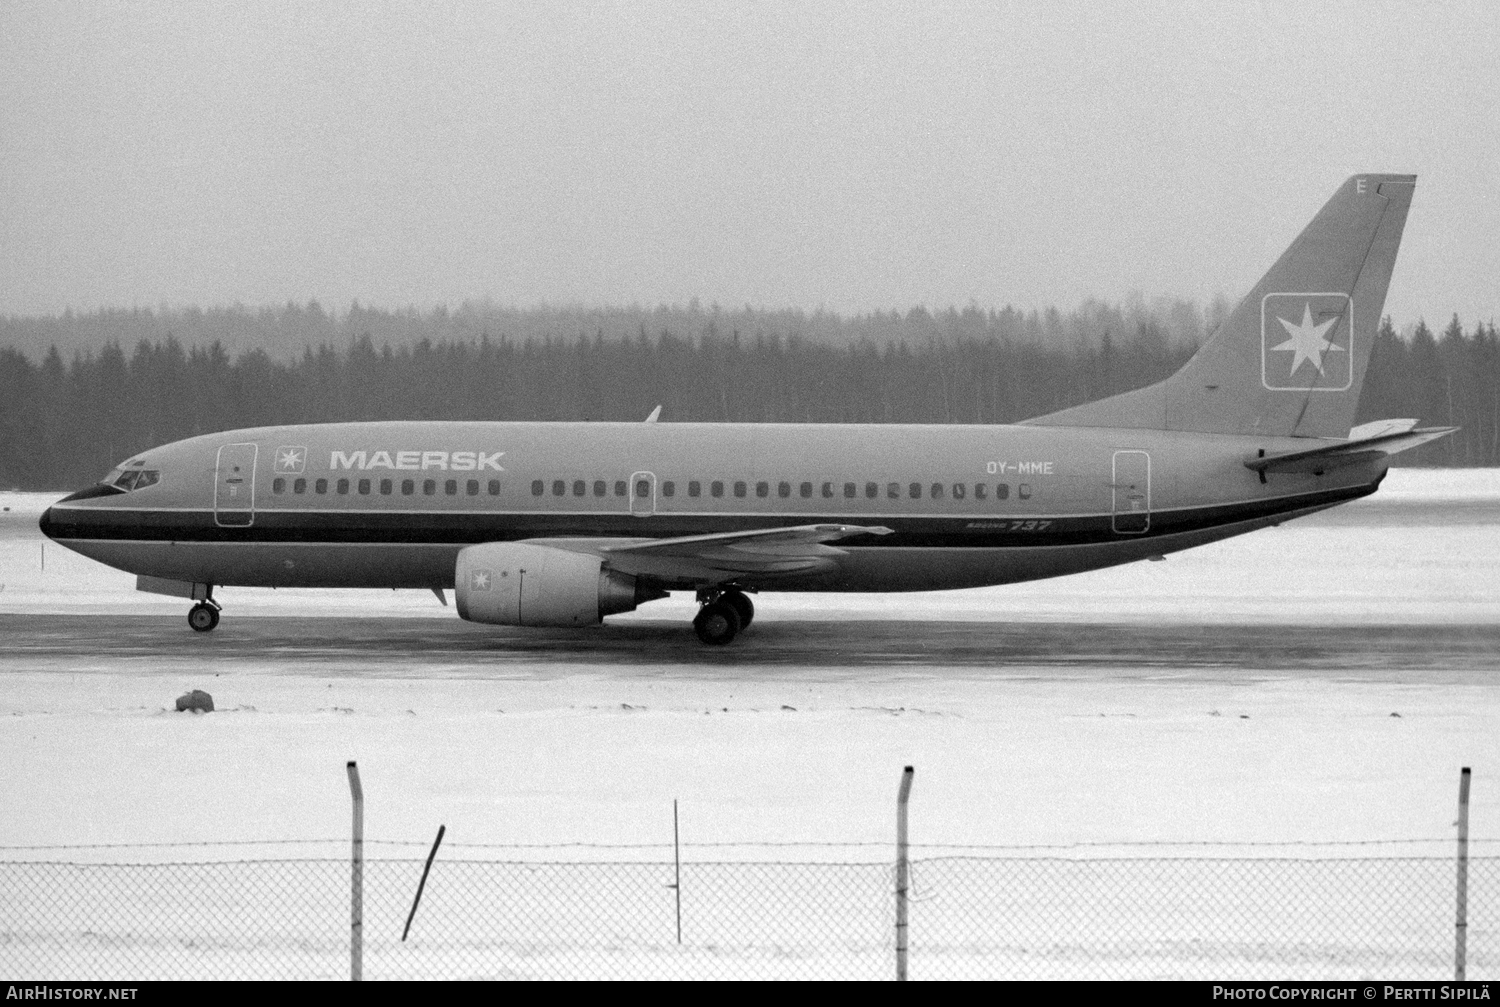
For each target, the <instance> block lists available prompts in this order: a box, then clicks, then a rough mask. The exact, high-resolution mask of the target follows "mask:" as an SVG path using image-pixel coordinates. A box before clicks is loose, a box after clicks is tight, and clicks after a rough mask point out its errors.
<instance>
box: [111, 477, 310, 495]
mask: <svg viewBox="0 0 1500 1007" xmlns="http://www.w3.org/2000/svg"><path fill="white" fill-rule="evenodd" d="M136 488H137V489H139V488H140V487H139V485H137V487H136ZM292 492H293V493H297V494H302V493H306V492H307V480H306V479H294V480H292Z"/></svg>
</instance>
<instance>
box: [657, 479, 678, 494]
mask: <svg viewBox="0 0 1500 1007" xmlns="http://www.w3.org/2000/svg"><path fill="white" fill-rule="evenodd" d="M676 492H677V484H676V483H674V482H673V481H672V480H670V479H668V480H667V481H666V482H664V483H662V484H661V495H662V496H664V497H669V496H671V495H672V494H674V493H676Z"/></svg>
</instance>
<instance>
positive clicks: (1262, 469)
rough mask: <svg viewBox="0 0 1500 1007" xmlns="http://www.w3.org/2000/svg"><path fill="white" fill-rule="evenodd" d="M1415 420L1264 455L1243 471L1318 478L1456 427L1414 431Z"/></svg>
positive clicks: (1392, 422)
mask: <svg viewBox="0 0 1500 1007" xmlns="http://www.w3.org/2000/svg"><path fill="white" fill-rule="evenodd" d="M1415 427H1416V421H1415V420H1380V421H1379V422H1376V423H1366V424H1364V425H1362V426H1358V427H1355V428H1354V429H1353V430H1351V431H1349V433H1350V437H1349V439H1348V440H1346V441H1337V442H1335V443H1332V444H1325V445H1324V446H1322V447H1316V448H1308V449H1307V450H1305V451H1288V452H1285V453H1283V454H1279V455H1264V456H1260V457H1256V458H1250V459H1247V460H1246V461H1245V467H1246V468H1247V469H1250V470H1252V471H1255V472H1259V473H1261V474H1262V475H1265V474H1266V473H1267V472H1312V473H1316V474H1318V475H1321V474H1322V473H1324V472H1327V471H1329V470H1331V469H1337V468H1343V467H1344V466H1346V465H1360V464H1363V463H1365V462H1371V461H1376V460H1378V459H1380V458H1383V457H1386V456H1388V455H1394V454H1398V453H1399V452H1402V451H1407V450H1409V449H1411V448H1414V447H1418V446H1420V445H1423V444H1426V443H1427V442H1428V441H1435V440H1437V439H1438V438H1439V437H1446V436H1448V435H1449V434H1451V433H1452V432H1453V431H1455V430H1457V429H1458V427H1424V428H1422V429H1415Z"/></svg>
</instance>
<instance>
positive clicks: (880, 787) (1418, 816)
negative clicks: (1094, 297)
mask: <svg viewBox="0 0 1500 1007" xmlns="http://www.w3.org/2000/svg"><path fill="white" fill-rule="evenodd" d="M51 499H52V497H48V496H45V495H34V494H20V495H18V494H0V506H5V507H10V508H11V510H10V511H8V512H0V583H3V585H4V587H3V590H0V613H19V614H23V615H30V614H41V613H76V614H78V615H79V617H80V618H90V617H102V616H104V615H106V614H108V613H116V614H117V615H118V614H128V615H139V616H143V617H145V616H151V615H153V614H161V615H170V616H172V621H171V626H172V629H171V631H173V632H182V633H186V632H188V630H187V628H186V626H184V625H181V621H182V620H181V615H182V604H181V603H180V602H179V601H176V600H173V599H163V598H158V597H155V596H149V595H137V594H135V593H134V592H133V590H132V588H133V582H132V579H131V578H130V577H129V576H128V575H126V574H121V573H118V572H115V571H110V570H107V569H105V568H102V567H99V566H98V565H97V564H94V563H91V562H90V561H88V560H84V559H82V558H81V557H77V556H74V555H72V554H70V553H67V552H66V551H64V550H62V549H61V548H59V547H56V546H54V545H52V544H50V543H48V544H46V545H45V570H44V569H43V552H44V546H43V540H42V539H41V537H40V535H39V534H38V533H36V531H35V516H36V514H38V513H39V512H40V510H41V509H42V507H44V506H45V504H46V503H47V502H50V500H51ZM1497 517H1500V473H1497V472H1491V471H1483V472H1470V471H1461V472H1436V473H1435V472H1430V471H1417V470H1398V471H1396V472H1393V473H1392V474H1391V476H1390V478H1389V479H1388V480H1387V483H1386V486H1385V487H1384V488H1383V489H1382V490H1381V492H1380V493H1379V494H1378V495H1377V496H1376V497H1375V498H1373V499H1372V500H1369V501H1362V502H1359V503H1355V504H1351V505H1349V506H1347V507H1344V508H1341V509H1339V510H1337V511H1334V512H1332V513H1330V514H1329V515H1326V516H1319V517H1316V518H1314V519H1308V520H1304V521H1302V522H1294V523H1292V524H1288V525H1286V526H1284V527H1282V528H1280V529H1275V530H1269V531H1265V532H1259V533H1256V534H1253V535H1250V536H1246V537H1243V538H1240V539H1236V540H1231V541H1229V542H1225V543H1221V544H1218V545H1215V546H1210V547H1206V548H1203V549H1200V550H1197V551H1194V552H1189V553H1184V554H1178V555H1174V556H1172V557H1169V558H1168V560H1167V561H1166V562H1164V563H1141V564H1136V565H1132V566H1129V567H1124V568H1120V569H1117V570H1110V571H1101V572H1098V573H1094V574H1088V575H1083V576H1079V577H1075V578H1070V579H1064V580H1058V581H1051V582H1044V583H1038V584H1026V585H1017V586H1014V587H1008V588H996V589H987V590H982V591H965V592H953V593H950V594H942V595H928V596H917V597H911V596H900V597H882V596H830V597H820V596H807V595H802V596H797V595H790V596H776V595H768V596H763V597H762V598H761V600H760V604H759V618H760V619H763V620H767V621H776V620H797V621H801V622H805V623H807V630H808V633H809V635H810V637H811V638H814V639H815V638H816V633H817V622H818V621H820V620H830V619H909V620H912V622H911V624H910V625H911V632H912V633H913V634H915V635H920V634H921V633H922V632H923V628H922V627H923V625H924V624H925V623H931V622H934V621H944V620H1009V621H1023V622H1024V621H1055V620H1075V619H1076V620H1086V621H1088V622H1089V623H1091V624H1100V623H1110V622H1137V623H1138V622H1143V621H1147V622H1172V623H1186V624H1202V623H1209V624H1212V623H1228V622H1251V623H1257V624H1264V625H1265V626H1266V627H1267V632H1268V633H1274V632H1275V627H1276V626H1277V625H1278V624H1286V623H1297V624H1302V625H1307V624H1317V623H1320V622H1338V623H1342V624H1351V623H1352V624H1357V625H1374V624H1381V625H1385V624H1405V623H1420V624H1429V625H1430V624H1435V623H1436V624H1455V625H1458V624H1482V625H1487V626H1492V625H1493V624H1495V622H1496V621H1497V620H1500V599H1497V594H1500V590H1497V589H1500V530H1497ZM28 529H29V530H28ZM219 596H220V598H221V600H223V601H224V602H225V603H226V606H227V608H228V613H227V614H226V619H228V618H241V617H253V616H263V617H274V616H278V615H303V616H305V615H310V614H311V615H317V614H326V615H328V616H331V617H347V616H350V615H359V616H361V617H362V618H364V619H366V620H368V625H369V627H370V644H369V646H370V648H371V654H372V655H375V654H378V653H379V648H380V646H381V644H380V634H381V625H382V617H388V616H397V615H399V616H405V617H410V616H422V617H427V616H431V617H432V618H438V619H449V620H456V617H455V616H454V615H453V614H452V609H451V608H450V609H442V608H440V607H439V606H438V605H437V602H436V600H435V599H434V598H432V596H431V595H423V594H420V593H417V592H407V593H402V594H399V595H397V594H395V593H392V592H357V591H348V592H298V591H277V592H271V591H252V590H243V589H242V590H233V589H225V590H224V591H222V593H221V594H220V595H219ZM690 611H691V606H690V603H689V602H688V600H686V599H681V600H678V599H674V600H671V601H667V602H662V603H659V604H655V605H652V606H648V607H647V608H646V609H643V611H642V613H640V614H639V615H638V616H633V617H632V618H643V619H661V618H678V617H680V618H682V619H683V620H684V621H685V620H686V619H687V617H688V616H689V615H690ZM117 615H116V617H117ZM163 625H164V626H165V625H167V624H166V623H165V622H163ZM752 632H753V631H752ZM211 654H212V652H206V653H205V657H204V659H203V661H202V662H201V664H200V665H197V666H185V665H184V664H183V662H182V661H180V660H178V661H173V662H168V663H163V664H161V665H159V666H156V665H153V664H152V663H151V662H150V661H149V660H143V659H141V658H139V657H133V658H131V659H129V660H124V659H122V660H121V661H120V662H119V664H118V666H114V667H112V666H111V663H110V660H109V658H110V655H108V654H102V655H100V658H101V660H100V661H97V662H95V661H91V662H89V666H88V667H87V668H80V669H78V670H76V671H74V670H60V669H58V668H55V667H52V666H50V665H44V664H43V663H42V662H38V661H36V660H34V659H30V658H28V655H27V654H26V653H25V652H16V651H14V650H7V648H6V647H5V644H4V641H0V682H3V685H4V688H3V691H0V765H3V766H5V767H6V773H5V777H6V783H5V786H4V787H3V788H0V845H3V846H5V847H7V849H5V850H0V860H19V859H46V860H95V861H103V862H119V861H122V860H129V861H131V862H142V861H148V860H155V861H162V860H183V859H194V860H196V859H202V858H210V859H212V858H227V859H236V858H241V857H246V856H265V855H279V856H323V855H327V856H337V855H340V854H341V853H342V852H343V851H344V850H345V849H346V847H345V846H343V845H341V844H307V845H302V846H297V847H264V848H260V847H257V848H253V849H247V848H243V847H228V846H214V847H206V848H190V849H182V848H167V849H160V848H159V849H131V850H128V851H120V850H57V849H51V850H38V849H18V848H17V847H22V846H24V847H38V846H50V845H58V844H102V843H169V842H185V841H205V842H209V843H224V842H227V841H243V840H334V839H338V838H339V837H343V836H346V835H347V833H348V828H349V796H348V785H347V782H346V777H345V770H344V764H345V761H346V760H348V759H357V760H358V761H359V765H360V769H361V772H362V774H363V780H364V788H365V793H366V797H367V811H366V816H367V835H368V836H369V837H370V838H371V839H372V840H379V841H397V840H400V841H410V842H412V843H416V844H419V845H416V846H410V847H407V846H401V847H397V846H381V845H379V844H376V845H374V846H373V847H372V853H375V854H377V855H385V856H390V855H400V856H404V857H410V856H419V855H421V853H423V852H425V851H424V849H423V846H422V845H421V844H425V843H426V842H428V841H430V837H431V835H432V833H433V832H434V831H435V830H436V827H437V825H438V823H440V822H441V823H445V824H446V825H447V827H448V837H447V840H446V843H445V848H446V849H448V850H450V851H452V855H453V856H454V857H457V856H460V855H464V856H468V857H470V858H484V859H518V858H519V859H533V860H543V859H544V860H570V861H576V860H593V859H600V858H603V859H610V858H613V859H631V860H641V859H647V860H659V859H661V858H663V857H669V856H670V848H669V847H668V846H666V845H664V844H668V843H670V842H671V837H672V801H673V800H674V799H677V800H679V802H680V819H681V834H682V840H683V844H684V856H685V857H686V858H687V859H689V860H693V861H715V860H723V859H740V860H772V859H774V860H844V861H881V860H886V859H888V858H889V856H890V849H891V847H890V844H891V841H892V838H893V820H894V797H895V791H896V784H897V780H898V776H899V773H900V769H901V767H902V766H903V765H906V764H912V765H915V766H916V767H917V777H916V786H915V789H914V791H913V797H912V810H911V821H912V839H913V842H914V843H916V844H918V849H917V852H918V854H919V855H925V856H931V855H937V854H941V853H951V852H964V850H965V849H967V851H968V852H972V853H985V852H987V851H986V850H983V849H979V847H988V846H1008V847H1015V846H1026V845H1042V846H1046V847H1048V849H1046V850H1035V851H1031V852H1032V853H1033V854H1046V855H1051V856H1062V857H1074V858H1077V857H1095V856H1121V855H1125V854H1140V853H1143V852H1144V853H1155V854H1159V853H1163V852H1167V853H1170V852H1174V850H1176V848H1174V847H1171V846H1165V845H1163V846H1154V847H1153V846H1148V847H1139V846H1133V845H1126V844H1136V843H1148V844H1170V843H1179V842H1196V843H1227V844H1234V845H1228V846H1222V847H1212V848H1206V847H1196V848H1194V849H1193V851H1192V852H1193V854H1194V855H1196V856H1205V855H1207V856H1269V855H1272V854H1276V855H1289V856H1301V857H1306V856H1326V855H1351V854H1359V855H1363V856H1408V855H1413V854H1424V855H1443V856H1446V855H1447V854H1448V853H1449V852H1450V851H1451V849H1452V845H1451V843H1452V836H1453V828H1452V826H1453V821H1454V815H1455V801H1456V797H1457V784H1458V771H1459V767H1461V766H1472V767H1474V773H1475V777H1474V780H1475V782H1474V789H1473V810H1472V822H1473V830H1474V835H1475V836H1476V837H1477V838H1478V839H1479V840H1481V841H1488V840H1493V839H1500V676H1497V675H1494V674H1490V673H1487V672H1483V671H1479V672H1476V671H1473V670H1472V669H1470V670H1466V671H1463V672H1453V673H1441V672H1433V671H1430V670H1429V671H1424V672H1420V673H1419V672H1412V673H1410V674H1407V675H1402V674H1395V675H1390V674H1382V675H1380V676H1369V677H1365V676H1362V675H1361V674H1360V673H1359V672H1358V671H1357V670H1356V671H1353V672H1350V671H1347V670H1346V671H1339V672H1317V671H1312V672H1308V671H1286V670H1282V669H1278V668H1276V667H1274V666H1267V664H1266V661H1265V658H1264V655H1263V654H1257V653H1247V654H1246V655H1245V661H1244V664H1243V666H1242V667H1240V668H1213V669H1207V668H1206V669H1183V668H1181V667H1174V668H1170V669H1163V670H1161V671H1160V672H1159V673H1151V672H1146V673H1142V672H1141V671H1140V669H1139V667H1134V668H1132V669H1130V670H1129V671H1124V670H1121V669H1116V668H1111V667H1099V668H1098V669H1097V670H1096V671H1093V672H1091V673H1086V674H1080V673H1078V672H1077V670H1076V669H1073V670H1070V671H1068V672H1067V673H1061V672H1059V671H1057V670H1056V669H1051V668H1046V667H1025V666H1013V665H1007V664H1005V663H1004V660H1003V655H997V661H996V667H994V668H993V669H975V668H972V667H970V668H965V669H952V668H945V667H940V666H931V667H900V668H882V669H879V670H869V669H861V668H851V667H847V666H840V664H839V662H838V660H837V657H836V655H834V656H831V657H830V659H829V661H828V662H827V663H825V664H823V665H820V666H818V667H812V668H807V669H788V668H785V667H776V668H774V669H770V668H767V669H765V670H764V671H763V672H762V671H761V670H759V669H757V668H756V667H755V666H754V665H753V664H750V665H748V666H747V665H746V664H744V663H741V664H739V665H737V666H734V667H728V666H724V665H722V664H715V665H712V666H709V665H705V666H703V667H701V668H692V667H689V668H686V669H684V668H683V667H682V666H680V665H674V666H672V667H665V666H663V667H654V666H651V665H649V664H647V665H644V666H643V665H640V664H635V665H632V666H630V667H629V668H622V667H620V666H617V665H614V664H611V663H609V660H608V658H607V657H605V658H601V659H598V660H596V661H592V662H584V663H580V664H578V665H576V666H561V665H558V664H556V663H541V662H538V663H535V664H527V663H525V662H520V663H516V662H513V661H508V662H506V663H504V664H503V665H498V664H497V665H491V664H488V663H487V662H486V660H485V655H484V653H483V652H482V651H479V652H475V653H474V654H473V657H472V659H471V660H468V661H466V662H463V663H461V664H459V665H454V664H453V663H452V662H451V661H447V662H446V663H445V664H444V665H443V666H442V667H441V668H438V667H436V666H433V667H431V668H424V667H422V666H420V665H419V666H416V667H411V668H405V669H403V670H402V671H401V673H400V674H399V675H397V674H392V673H390V672H389V670H387V669H386V668H385V666H384V665H381V664H379V663H377V662H372V665H373V666H372V668H371V670H370V671H369V672H368V673H349V672H348V671H347V670H342V669H341V670H339V671H337V672H336V673H330V672H327V671H326V670H321V669H320V668H318V667H303V666H298V665H296V664H294V663H289V662H278V661H275V660H272V661H269V662H267V663H265V664H264V665H258V666H248V667H247V666H245V665H243V663H231V662H227V661H225V662H220V661H216V660H215V658H214V657H212V656H211ZM1496 663H1497V666H1500V656H1497V661H1496ZM194 687H197V688H204V689H207V690H208V691H210V692H211V693H212V694H213V696H214V699H215V702H216V703H217V705H218V707H219V709H218V711H217V712H215V713H214V714H211V715H208V716H192V715H179V714H176V713H174V712H169V711H170V710H171V707H172V700H173V699H174V698H175V697H176V696H177V695H178V694H180V693H181V692H183V691H185V690H186V689H188V688H194ZM1377 840H1378V841H1382V844H1377V845H1347V846H1342V847H1331V848H1330V847H1322V846H1315V845H1290V846H1273V847H1254V846H1247V845H1243V844H1254V843H1281V844H1316V843H1343V844H1365V843H1369V842H1370V841H1377ZM1387 841H1388V842H1387ZM469 843H474V844H503V845H504V846H505V847H506V848H499V847H490V848H476V847H466V846H464V845H463V844H469ZM724 843H730V844H737V845H734V846H731V847H725V846H719V845H710V844H724ZM823 843H827V844H831V845H830V846H821V845H816V844H823ZM866 843H868V844H871V845H859V844H866ZM518 844H544V845H545V848H540V849H538V848H531V847H526V848H522V847H520V846H518ZM569 844H571V845H569ZM589 844H659V845H656V846H654V847H651V848H649V849H648V848H635V849H626V850H620V849H600V848H598V847H597V846H593V845H589ZM780 844H794V845H780ZM1089 844H1104V845H1089ZM1110 844H1114V845H1110ZM1486 851H1488V852H1489V853H1492V854H1493V853H1495V852H1497V851H1500V844H1493V843H1492V844H1489V845H1488V846H1486V845H1485V844H1484V842H1481V843H1480V844H1479V845H1478V846H1476V850H1475V852H1476V853H1484V852H1486ZM989 852H994V851H989ZM1010 852H1011V853H1012V854H1015V853H1017V852H1021V851H1014V850H1012V851H1010ZM1493 918H1494V916H1493V915H1492V916H1491V919H1493ZM4 960H5V952H4V951H3V949H0V963H3V961H4ZM0 971H8V970H3V969H0Z"/></svg>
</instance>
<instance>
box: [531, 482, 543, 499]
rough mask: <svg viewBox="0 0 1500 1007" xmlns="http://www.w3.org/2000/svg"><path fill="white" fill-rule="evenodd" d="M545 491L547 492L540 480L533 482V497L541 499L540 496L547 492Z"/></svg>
mask: <svg viewBox="0 0 1500 1007" xmlns="http://www.w3.org/2000/svg"><path fill="white" fill-rule="evenodd" d="M545 490H546V487H545V486H544V485H543V484H542V481H541V480H540V479H533V480H531V495H532V496H534V497H539V496H541V495H542V493H543V492H545Z"/></svg>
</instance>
